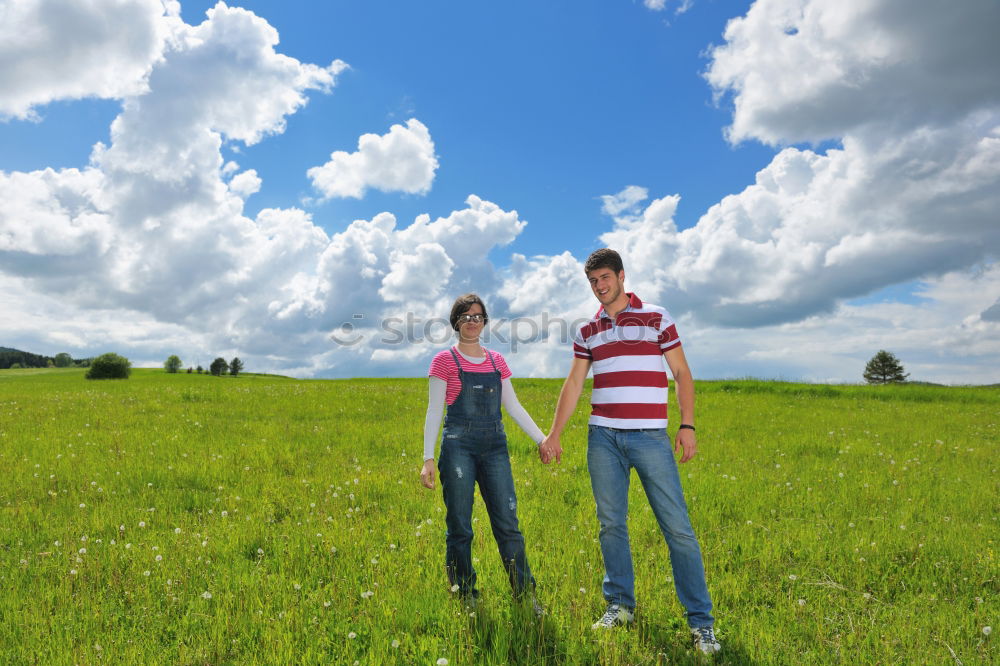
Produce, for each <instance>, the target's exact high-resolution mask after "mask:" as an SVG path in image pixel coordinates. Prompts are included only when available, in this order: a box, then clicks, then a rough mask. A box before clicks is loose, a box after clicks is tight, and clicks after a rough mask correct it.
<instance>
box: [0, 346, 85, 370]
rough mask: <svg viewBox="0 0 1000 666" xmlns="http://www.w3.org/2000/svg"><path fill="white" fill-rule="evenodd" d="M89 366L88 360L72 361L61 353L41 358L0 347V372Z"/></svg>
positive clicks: (40, 356)
mask: <svg viewBox="0 0 1000 666" xmlns="http://www.w3.org/2000/svg"><path fill="white" fill-rule="evenodd" d="M89 365H90V359H89V358H81V359H74V358H73V357H71V356H70V355H69V354H67V353H65V352H62V353H59V354H56V355H55V356H42V355H41V354H32V353H31V352H26V351H21V350H20V349H13V348H11V347H0V370H7V369H8V368H68V367H71V366H72V367H77V368H86V367H88V366H89Z"/></svg>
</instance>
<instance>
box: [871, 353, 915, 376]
mask: <svg viewBox="0 0 1000 666" xmlns="http://www.w3.org/2000/svg"><path fill="white" fill-rule="evenodd" d="M863 376H864V378H865V381H866V382H868V383H869V384H892V383H896V382H905V381H906V378H907V377H909V376H910V374H909V373H904V372H903V364H902V363H900V362H899V359H898V358H896V356H895V355H894V354H892V353H891V352H887V351H886V350H884V349H880V350H879V351H878V353H877V354H875V355H874V356H872V358H871V360H870V361H868V363H867V365H865V372H864V375H863Z"/></svg>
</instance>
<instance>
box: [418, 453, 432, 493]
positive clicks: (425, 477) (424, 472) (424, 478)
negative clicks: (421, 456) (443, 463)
mask: <svg viewBox="0 0 1000 666" xmlns="http://www.w3.org/2000/svg"><path fill="white" fill-rule="evenodd" d="M420 483H422V484H424V487H425V488H430V489H431V490H434V458H428V459H427V460H425V461H424V467H423V469H421V470H420Z"/></svg>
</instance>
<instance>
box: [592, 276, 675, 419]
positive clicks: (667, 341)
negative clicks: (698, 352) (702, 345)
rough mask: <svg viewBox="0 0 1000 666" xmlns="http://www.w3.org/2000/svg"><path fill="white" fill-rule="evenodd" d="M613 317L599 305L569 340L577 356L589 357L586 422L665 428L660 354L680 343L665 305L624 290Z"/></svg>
mask: <svg viewBox="0 0 1000 666" xmlns="http://www.w3.org/2000/svg"><path fill="white" fill-rule="evenodd" d="M628 297H629V304H628V306H627V307H626V308H625V309H624V310H622V311H621V312H619V313H618V316H617V317H616V318H615V319H612V318H611V317H609V316H608V314H607V312H605V311H604V308H603V307H601V309H600V310H598V311H597V314H596V315H594V318H593V319H592V320H590V321H589V322H587V323H586V324H583V325H582V326H581V327H580V329H579V330H578V331H577V333H576V336H575V337H574V339H573V353H574V355H575V356H576V357H577V358H582V359H587V360H588V361H592V362H593V365H592V366H591V367H592V369H593V371H594V390H593V392H592V393H591V396H590V404H591V413H590V421H589V423H590V424H591V425H600V426H607V427H609V428H623V429H628V430H638V429H643V428H666V427H667V389H668V386H669V381H668V379H667V367H666V362H665V360H664V358H663V353H664V352H665V351H667V350H669V349H673V348H675V347H678V346H679V345H680V344H681V340H680V337H679V336H678V335H677V327H676V325H675V324H674V321H673V319H671V318H670V313H668V312H667V311H666V310H665V309H664V308H661V307H660V306H658V305H650V304H649V303H643V302H642V301H641V300H639V297H638V296H636V295H635V294H633V293H629V294H628Z"/></svg>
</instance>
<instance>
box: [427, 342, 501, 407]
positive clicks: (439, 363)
mask: <svg viewBox="0 0 1000 666" xmlns="http://www.w3.org/2000/svg"><path fill="white" fill-rule="evenodd" d="M483 350H484V351H486V352H487V353H488V354H489V355H490V356H492V357H493V363H496V364H497V370H499V371H500V380H501V381H502V380H504V379H509V378H510V377H511V375H512V374H513V373H511V371H510V368H508V367H507V361H505V360H503V356H501V355H500V354H498V353H497V352H495V351H490V350H487V349H486V348H485V347H483ZM458 359H459V362H460V363H461V364H462V372H493V364H492V363H490V359H488V358H486V359H483V362H482V363H473V362H471V361H468V360H466V359H465V357H463V356H462V355H461V354H458ZM427 375H428V376H429V377H437V378H438V379H443V380H445V381H446V382H447V383H448V390H447V391H446V392H445V394H444V399H445V402H446V403H447V404H449V405H450V404H452V403H453V402H455V399H456V398H457V397H458V394H459V393H461V392H462V380H460V379H459V378H458V366H456V365H455V359H454V358H453V357H452V355H451V352H450V351H449V350H447V349H445V350H444V351H439V352H438V353H437V354H435V355H434V358H433V360H431V369H430V370H429V371H428V372H427Z"/></svg>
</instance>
